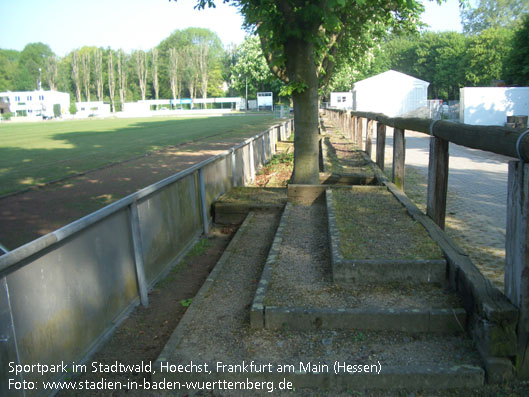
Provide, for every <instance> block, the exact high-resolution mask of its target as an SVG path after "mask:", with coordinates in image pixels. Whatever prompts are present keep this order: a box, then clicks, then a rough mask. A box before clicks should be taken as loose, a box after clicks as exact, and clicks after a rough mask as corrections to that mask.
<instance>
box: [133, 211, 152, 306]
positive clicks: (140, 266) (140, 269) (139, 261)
mask: <svg viewBox="0 0 529 397" xmlns="http://www.w3.org/2000/svg"><path fill="white" fill-rule="evenodd" d="M129 213H130V228H131V232H132V247H133V249H134V263H135V265H136V278H137V280H138V289H139V291H140V301H141V304H142V305H143V306H144V307H147V306H149V295H148V292H147V280H146V279H145V271H144V262H143V246H142V243H141V229H140V217H139V214H138V205H137V203H136V202H134V203H132V204H131V205H130V206H129Z"/></svg>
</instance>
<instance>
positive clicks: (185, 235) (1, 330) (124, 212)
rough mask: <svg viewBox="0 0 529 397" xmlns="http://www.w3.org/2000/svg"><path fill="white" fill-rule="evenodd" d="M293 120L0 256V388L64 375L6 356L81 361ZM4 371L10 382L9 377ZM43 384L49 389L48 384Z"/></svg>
mask: <svg viewBox="0 0 529 397" xmlns="http://www.w3.org/2000/svg"><path fill="white" fill-rule="evenodd" d="M292 129H293V122H292V120H288V121H286V122H284V123H281V124H278V125H275V126H272V127H270V128H269V129H268V130H267V131H264V132H262V133H260V134H258V135H255V136H254V137H252V138H250V139H247V140H246V141H244V142H242V143H241V144H239V145H237V146H235V147H234V148H232V149H230V150H228V151H226V152H224V153H222V154H219V155H217V156H214V157H211V158H210V159H208V160H205V161H202V162H201V163H198V164H196V165H194V166H192V167H190V168H188V169H186V170H184V171H181V172H179V173H177V174H175V175H173V176H171V177H169V178H166V179H164V180H162V181H159V182H157V183H155V184H153V185H151V186H148V187H146V188H144V189H142V190H140V191H138V192H136V193H133V194H131V195H129V196H127V197H125V198H123V199H121V200H119V201H116V202H115V203H113V204H110V205H109V206H107V207H104V208H102V209H101V210H99V211H96V212H94V213H92V214H90V215H87V216H85V217H83V218H81V219H79V220H77V221H75V222H73V223H71V224H69V225H67V226H64V227H62V228H60V229H58V230H56V231H54V232H52V233H50V234H47V235H45V236H43V237H41V238H39V239H37V240H35V241H32V242H30V243H28V244H26V245H24V246H22V247H19V248H17V249H15V250H13V251H11V252H9V253H7V254H5V255H2V256H0V395H14V396H18V395H40V394H43V393H44V392H43V390H42V387H40V390H26V391H23V390H15V389H14V388H13V387H11V388H10V382H11V383H12V382H26V384H27V385H30V383H29V382H38V385H41V382H42V381H50V380H58V379H60V378H61V377H62V376H64V375H65V374H62V373H59V374H58V373H56V372H48V373H46V374H43V375H41V374H39V373H38V372H37V371H36V370H34V371H33V370H31V371H29V372H25V373H22V374H18V375H17V376H15V375H14V373H13V372H12V371H11V369H12V368H13V366H14V365H17V364H20V365H32V364H41V365H50V364H60V363H65V364H66V365H68V366H69V368H71V366H72V364H73V363H82V362H83V360H86V359H87V357H89V356H90V355H91V353H93V352H94V351H95V349H97V348H98V346H99V345H100V344H101V343H102V341H103V340H104V339H105V338H106V337H107V336H108V335H109V334H110V333H111V332H112V331H113V330H114V328H115V327H116V326H117V325H118V324H119V322H120V321H121V320H122V319H124V318H125V317H126V315H127V314H128V313H129V312H130V310H131V309H132V308H133V307H134V306H135V305H137V304H138V303H139V302H141V303H142V304H143V305H144V306H147V305H148V294H147V293H148V290H149V288H150V287H152V286H153V285H154V284H155V283H156V282H157V281H158V280H159V279H160V278H162V277H163V276H164V275H166V274H167V272H168V271H169V270H170V269H171V268H172V266H173V265H174V264H176V263H177V262H178V261H180V260H181V258H182V257H183V256H184V255H185V254H186V253H187V251H188V250H189V249H190V248H191V247H192V246H193V244H194V243H195V242H196V241H197V239H198V238H199V236H200V235H201V234H203V233H207V232H208V230H209V225H210V222H211V212H210V209H211V204H212V203H213V202H214V201H215V200H216V199H217V198H218V196H220V195H221V194H223V193H225V192H226V191H228V190H230V189H231V188H232V187H234V186H240V185H244V184H246V183H247V182H249V181H250V180H252V179H253V178H254V176H255V171H256V170H257V169H259V167H261V166H262V165H264V164H265V163H266V162H267V161H268V160H269V159H270V158H271V156H272V155H273V154H274V153H275V145H276V142H277V141H278V140H280V139H281V137H283V136H289V135H290V132H291V131H292ZM10 380H11V381H10ZM50 393H51V392H50Z"/></svg>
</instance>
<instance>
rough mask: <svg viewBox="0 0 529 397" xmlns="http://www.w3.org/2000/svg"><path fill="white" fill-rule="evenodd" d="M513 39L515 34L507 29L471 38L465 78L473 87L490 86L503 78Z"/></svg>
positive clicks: (498, 29) (489, 30)
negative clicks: (494, 81)
mask: <svg viewBox="0 0 529 397" xmlns="http://www.w3.org/2000/svg"><path fill="white" fill-rule="evenodd" d="M512 38H513V32H512V31H511V30H510V29H505V28H491V29H487V30H484V31H483V32H481V33H480V34H479V35H475V36H472V37H470V39H469V44H468V48H467V51H466V59H467V63H466V67H465V70H466V72H465V76H466V78H467V80H468V81H469V83H470V84H471V85H490V83H491V82H492V81H493V80H500V79H502V78H503V69H504V64H505V63H506V62H507V60H508V56H509V53H510V48H511V42H512Z"/></svg>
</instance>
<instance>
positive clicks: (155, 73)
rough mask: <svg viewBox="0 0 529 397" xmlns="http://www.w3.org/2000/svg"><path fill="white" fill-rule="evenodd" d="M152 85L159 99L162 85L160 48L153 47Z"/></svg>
mask: <svg viewBox="0 0 529 397" xmlns="http://www.w3.org/2000/svg"><path fill="white" fill-rule="evenodd" d="M152 86H153V88H154V97H155V98H156V99H159V96H158V94H159V92H160V86H159V85H158V49H157V48H153V49H152Z"/></svg>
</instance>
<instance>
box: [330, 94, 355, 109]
mask: <svg viewBox="0 0 529 397" xmlns="http://www.w3.org/2000/svg"><path fill="white" fill-rule="evenodd" d="M331 107H333V108H338V109H352V108H353V93H352V92H331Z"/></svg>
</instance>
